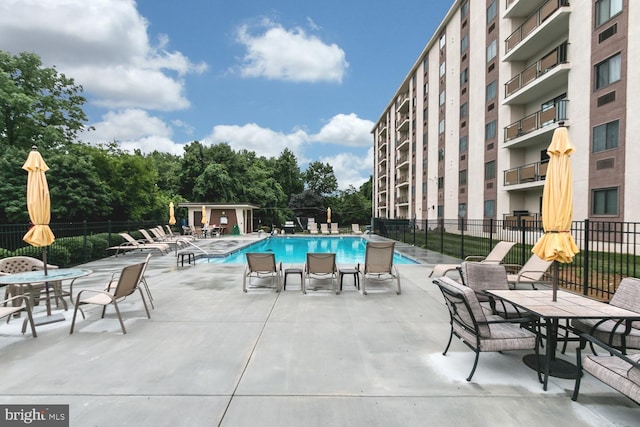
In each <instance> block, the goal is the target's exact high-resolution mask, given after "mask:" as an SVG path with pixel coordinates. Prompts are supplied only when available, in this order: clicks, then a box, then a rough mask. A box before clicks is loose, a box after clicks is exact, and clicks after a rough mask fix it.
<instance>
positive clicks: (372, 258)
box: [364, 242, 395, 274]
mask: <svg viewBox="0 0 640 427" xmlns="http://www.w3.org/2000/svg"><path fill="white" fill-rule="evenodd" d="M394 247H395V242H367V248H366V251H365V256H364V272H365V274H378V273H392V268H393V249H394Z"/></svg>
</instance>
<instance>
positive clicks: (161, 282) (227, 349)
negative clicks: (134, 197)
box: [0, 236, 640, 427]
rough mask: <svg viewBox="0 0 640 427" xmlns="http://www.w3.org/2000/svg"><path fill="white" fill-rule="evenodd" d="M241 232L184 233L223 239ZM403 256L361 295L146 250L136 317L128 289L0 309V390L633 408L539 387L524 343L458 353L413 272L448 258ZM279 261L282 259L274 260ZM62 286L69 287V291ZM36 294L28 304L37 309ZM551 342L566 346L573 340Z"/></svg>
mask: <svg viewBox="0 0 640 427" xmlns="http://www.w3.org/2000/svg"><path fill="white" fill-rule="evenodd" d="M252 239H257V236H248V237H236V236H233V237H232V236H228V237H222V238H219V239H206V240H198V241H197V244H198V245H199V246H201V247H203V248H204V249H206V250H207V251H208V252H211V253H213V252H220V251H227V250H231V249H233V248H236V247H238V246H241V245H245V244H247V243H249V241H250V240H252ZM398 250H399V251H401V252H404V253H406V254H407V255H409V256H411V257H413V258H415V259H419V260H420V261H421V262H422V264H419V265H400V266H399V269H400V273H401V276H402V295H400V296H398V295H396V293H395V291H394V289H393V288H392V287H391V286H389V285H382V286H381V285H377V284H372V285H371V286H370V287H369V286H368V287H367V290H368V291H369V295H368V296H362V295H361V294H360V293H358V292H357V290H356V289H355V287H354V286H353V278H352V277H351V276H345V285H344V291H343V292H342V293H341V294H340V295H335V294H333V293H332V292H330V291H326V290H318V291H315V292H314V291H310V292H309V293H308V294H307V295H302V294H301V293H300V279H299V276H289V278H288V281H287V290H286V291H283V292H281V293H275V292H274V291H272V290H266V289H255V290H250V291H249V292H248V293H246V294H245V293H243V292H242V273H243V270H244V266H243V265H225V264H213V263H212V264H207V263H204V264H197V265H196V266H190V267H186V266H185V267H184V268H181V267H177V266H176V258H175V255H174V254H173V253H172V254H169V255H164V256H162V255H154V256H153V257H152V258H151V261H150V265H149V268H148V270H147V274H146V277H147V280H148V283H149V285H150V287H151V291H152V293H153V297H154V303H155V309H154V310H152V311H151V319H150V320H149V319H147V318H146V316H145V314H144V310H143V308H142V304H141V302H140V299H139V297H138V296H136V297H133V298H130V299H129V300H127V301H125V302H123V303H122V304H121V305H120V307H121V310H122V312H123V317H124V318H125V325H126V327H127V334H126V335H123V334H122V332H121V331H120V326H119V324H118V321H117V318H116V317H115V313H114V312H113V308H112V307H110V309H108V310H107V316H106V317H105V319H100V310H99V309H98V308H97V307H92V308H88V309H87V310H85V311H86V313H87V318H86V319H85V320H82V318H79V320H78V321H77V323H76V326H77V329H76V332H74V334H73V335H69V327H70V324H71V316H72V314H73V311H72V309H69V311H66V312H64V311H62V310H59V311H56V312H61V313H64V315H65V317H66V321H64V322H58V323H54V324H50V325H43V326H40V327H38V337H37V338H35V339H33V338H31V336H30V335H28V334H27V335H24V336H23V335H21V334H20V331H19V329H20V326H21V323H22V322H21V320H22V319H13V320H12V321H11V323H9V324H7V323H5V322H4V319H3V322H2V323H1V324H0V348H1V349H2V363H1V366H2V369H1V372H2V381H1V383H0V394H1V395H2V402H3V403H4V404H69V405H70V425H71V426H114V427H120V426H169V425H170V426H190V427H193V426H214V425H219V426H249V425H251V426H323V427H324V426H366V427H371V426H385V427H388V426H428V425H448V426H451V427H452V426H485V425H487V426H488V425H506V426H511V425H518V426H563V427H564V426H566V425H571V426H633V425H639V424H640V408H639V407H638V406H637V405H636V404H634V403H633V402H631V401H630V400H628V399H626V398H624V397H623V396H622V395H620V394H618V393H617V392H616V391H614V390H612V389H610V388H608V387H607V386H605V385H603V384H602V383H600V382H598V381H597V380H594V379H593V378H592V377H590V376H588V375H587V376H586V377H585V378H584V380H583V384H582V387H581V394H580V397H579V400H578V402H573V401H571V398H570V396H571V393H572V391H573V381H571V380H563V379H557V378H551V380H550V384H549V390H548V391H546V392H545V391H543V390H542V385H541V384H540V383H539V382H538V380H537V377H536V374H535V372H534V371H532V370H530V369H529V368H527V367H526V366H525V365H524V363H523V362H522V356H523V355H524V354H526V352H509V353H504V354H498V353H495V354H493V353H483V354H481V356H480V362H479V364H478V369H477V371H476V373H475V375H474V377H473V379H472V381H471V382H467V381H465V378H466V376H467V375H468V373H469V370H470V369H471V366H472V364H473V359H474V354H473V352H472V351H470V350H469V349H467V347H465V346H464V345H463V344H462V343H461V342H460V341H458V340H454V342H453V344H452V348H451V349H450V351H449V353H448V354H447V356H443V355H442V351H443V349H444V347H445V345H446V342H447V339H448V335H449V323H448V320H449V318H448V313H447V310H446V307H445V306H444V305H443V300H442V296H441V294H440V292H439V290H438V288H437V287H436V286H434V285H433V284H432V283H431V280H430V279H429V278H428V275H429V273H430V272H431V269H432V267H433V265H434V264H436V263H442V262H452V261H456V260H455V259H451V258H447V257H444V256H442V255H440V254H437V253H432V252H429V251H426V250H421V249H417V248H414V247H411V246H407V245H404V244H399V245H398ZM145 256H146V254H144V253H142V252H137V253H128V254H126V255H123V256H118V257H109V258H105V259H103V260H100V261H96V262H91V263H89V264H86V265H83V266H82V267H83V268H89V269H91V270H93V271H94V273H93V274H92V275H91V276H89V277H86V278H83V279H79V280H78V282H77V284H82V285H81V287H89V288H95V289H98V288H100V287H101V286H103V285H104V284H105V283H106V282H107V281H108V278H109V277H110V276H111V273H112V272H114V271H120V270H121V268H122V267H123V266H124V265H126V264H132V263H135V262H141V261H143V260H144V257H145ZM285 267H289V266H288V265H285ZM75 290H76V288H74V291H75ZM43 314H44V313H43V307H42V306H38V307H36V316H42V315H43ZM574 346H575V344H572V346H571V352H570V354H568V355H567V356H566V357H567V358H568V359H570V360H575V355H574V353H573V351H572V350H573V347H574Z"/></svg>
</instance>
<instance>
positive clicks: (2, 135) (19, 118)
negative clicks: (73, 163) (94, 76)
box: [0, 51, 87, 149]
mask: <svg viewBox="0 0 640 427" xmlns="http://www.w3.org/2000/svg"><path fill="white" fill-rule="evenodd" d="M82 92H83V88H82V86H79V85H76V84H75V83H74V80H73V79H71V78H67V77H66V76H65V75H64V74H59V73H58V71H57V70H56V69H55V68H45V67H43V66H42V61H41V60H40V57H39V56H38V55H36V54H34V53H25V52H23V53H20V54H18V55H16V56H12V55H11V54H9V53H6V52H3V51H0V147H7V146H15V147H22V148H23V149H28V148H29V147H31V145H33V144H35V145H37V146H38V148H39V149H45V148H49V147H59V146H65V145H69V144H71V143H72V142H73V141H74V140H75V139H76V136H77V133H78V132H79V131H80V130H82V129H83V128H84V123H85V122H86V120H87V117H86V115H85V113H84V111H83V110H82V106H83V105H84V103H85V102H86V99H85V98H84V97H83V96H82V95H81V94H82Z"/></svg>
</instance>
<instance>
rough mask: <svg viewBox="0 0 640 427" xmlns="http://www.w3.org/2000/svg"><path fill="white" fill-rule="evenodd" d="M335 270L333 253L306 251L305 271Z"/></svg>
mask: <svg viewBox="0 0 640 427" xmlns="http://www.w3.org/2000/svg"><path fill="white" fill-rule="evenodd" d="M336 271H337V267H336V254H335V253H325V252H308V253H307V272H309V273H311V274H332V273H335V272H336Z"/></svg>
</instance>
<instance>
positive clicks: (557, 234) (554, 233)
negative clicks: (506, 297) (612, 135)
mask: <svg viewBox="0 0 640 427" xmlns="http://www.w3.org/2000/svg"><path fill="white" fill-rule="evenodd" d="M574 150H575V149H574V148H573V145H572V144H571V141H570V140H569V132H568V131H567V128H566V127H564V126H560V127H558V128H557V129H556V130H555V131H554V132H553V138H552V139H551V144H550V145H549V148H548V149H547V153H548V154H549V166H548V168H547V176H546V179H545V183H544V190H543V193H542V226H543V228H544V235H543V236H542V237H541V238H540V240H538V242H537V243H536V244H535V246H534V247H533V249H532V252H533V253H535V254H536V255H538V256H539V257H540V258H542V259H544V260H546V261H554V268H553V272H554V273H553V274H554V277H553V301H556V293H557V290H558V263H559V262H561V263H570V262H571V261H573V257H574V255H576V254H577V253H578V252H580V250H579V249H578V247H577V246H576V244H575V242H574V240H573V236H571V222H572V220H573V173H572V169H571V157H570V156H571V154H572V153H573V152H574Z"/></svg>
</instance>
